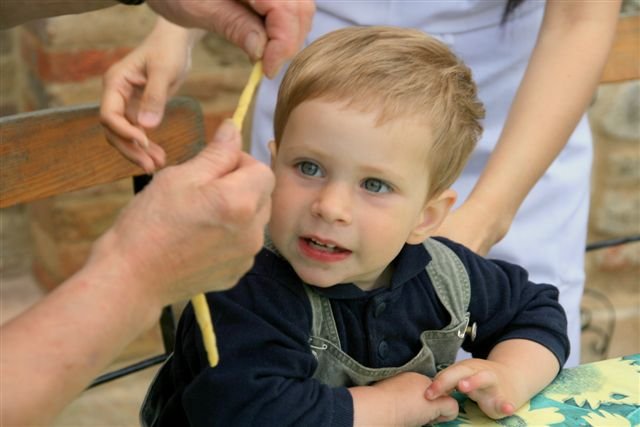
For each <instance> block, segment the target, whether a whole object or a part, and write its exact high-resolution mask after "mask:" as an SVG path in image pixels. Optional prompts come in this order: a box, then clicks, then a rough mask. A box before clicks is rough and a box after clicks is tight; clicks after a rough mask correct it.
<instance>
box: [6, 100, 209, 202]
mask: <svg viewBox="0 0 640 427" xmlns="http://www.w3.org/2000/svg"><path fill="white" fill-rule="evenodd" d="M149 135H150V138H151V139H152V140H153V141H155V142H157V143H159V144H160V145H161V146H162V147H163V148H164V150H165V151H166V153H167V163H168V164H175V163H180V162H183V161H185V160H187V159H188V158H190V157H192V156H194V155H195V154H196V153H197V152H198V151H200V150H201V149H202V147H203V146H204V138H205V137H204V135H205V134H204V126H203V120H202V112H201V110H200V106H199V104H198V103H197V102H196V101H195V100H193V99H189V98H174V99H173V100H171V102H170V103H169V105H168V106H167V111H166V114H165V118H164V120H163V122H162V124H161V125H160V126H159V128H158V129H156V130H153V131H151V132H150V134H149ZM143 173H144V172H143V171H142V170H141V169H140V168H139V167H137V166H135V165H133V164H132V163H130V162H129V161H128V160H126V159H125V158H124V157H122V156H121V155H120V153H118V152H117V151H116V149H115V148H113V147H112V146H111V145H109V144H108V143H107V140H106V138H105V136H104V130H103V129H102V126H101V125H100V122H99V106H98V105H85V106H79V107H70V108H54V109H48V110H41V111H36V112H32V113H25V114H18V115H14V116H8V117H3V118H0V207H7V206H11V205H15V204H18V203H24V202H28V201H32V200H37V199H42V198H45V197H48V196H52V195H54V194H60V193H64V192H69V191H73V190H79V189H82V188H87V187H90V186H93V185H98V184H104V183H107V182H112V181H116V180H118V179H121V178H125V177H127V176H133V175H140V174H143Z"/></svg>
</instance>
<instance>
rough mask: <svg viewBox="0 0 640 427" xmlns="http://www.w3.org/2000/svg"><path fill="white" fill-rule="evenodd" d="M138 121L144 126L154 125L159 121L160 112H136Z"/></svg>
mask: <svg viewBox="0 0 640 427" xmlns="http://www.w3.org/2000/svg"><path fill="white" fill-rule="evenodd" d="M138 123H139V124H141V125H142V126H144V127H146V128H149V127H155V126H157V125H158V124H159V123H160V114H158V113H156V112H153V111H141V112H140V113H139V114H138Z"/></svg>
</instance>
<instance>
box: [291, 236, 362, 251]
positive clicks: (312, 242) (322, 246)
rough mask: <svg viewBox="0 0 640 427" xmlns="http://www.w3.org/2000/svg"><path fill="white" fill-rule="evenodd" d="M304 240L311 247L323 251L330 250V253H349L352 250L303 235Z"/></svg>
mask: <svg viewBox="0 0 640 427" xmlns="http://www.w3.org/2000/svg"><path fill="white" fill-rule="evenodd" d="M302 240H304V241H305V242H306V243H307V244H308V245H309V246H310V247H312V248H313V249H315V250H318V251H322V252H328V253H348V252H351V251H350V250H348V249H344V248H341V247H340V246H337V245H335V244H333V243H324V242H321V241H318V240H316V239H314V238H312V237H303V238H302Z"/></svg>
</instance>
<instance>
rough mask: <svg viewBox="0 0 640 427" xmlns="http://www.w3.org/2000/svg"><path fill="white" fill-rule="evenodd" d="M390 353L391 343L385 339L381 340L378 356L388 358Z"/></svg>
mask: <svg viewBox="0 0 640 427" xmlns="http://www.w3.org/2000/svg"><path fill="white" fill-rule="evenodd" d="M388 355H389V344H387V342H386V341H385V340H382V341H380V344H378V356H380V358H381V359H386V358H387V356H388Z"/></svg>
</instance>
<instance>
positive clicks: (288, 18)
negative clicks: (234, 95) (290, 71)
mask: <svg viewBox="0 0 640 427" xmlns="http://www.w3.org/2000/svg"><path fill="white" fill-rule="evenodd" d="M147 4H148V5H149V6H150V7H151V8H152V9H153V10H154V11H155V12H156V13H158V14H159V15H162V16H164V17H165V18H166V19H168V20H170V21H171V22H173V23H175V24H178V25H180V26H183V27H187V28H193V27H196V28H202V29H204V30H207V31H211V32H215V33H218V34H221V35H223V36H224V37H225V38H226V39H227V40H229V41H231V42H232V43H233V44H235V45H236V46H238V47H240V48H241V49H243V50H244V51H245V52H247V54H248V55H249V57H250V58H251V59H252V60H253V61H257V60H258V59H262V62H263V69H264V72H265V74H266V75H267V76H268V77H270V78H273V77H274V76H275V75H276V74H277V73H278V70H279V69H280V67H282V65H283V64H284V62H285V61H286V60H288V59H289V58H291V57H292V56H293V55H294V54H295V53H296V52H297V51H298V49H299V48H300V46H301V45H302V42H303V41H304V38H305V36H306V35H307V33H308V32H309V30H310V29H311V20H312V18H313V14H314V12H315V4H314V2H313V0H296V1H284V2H283V1H281V0H249V1H248V2H242V1H237V0H216V1H193V0H147Z"/></svg>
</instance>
